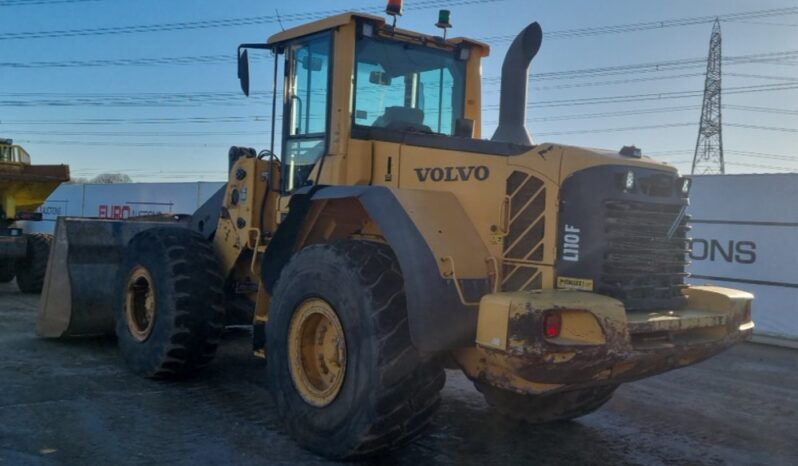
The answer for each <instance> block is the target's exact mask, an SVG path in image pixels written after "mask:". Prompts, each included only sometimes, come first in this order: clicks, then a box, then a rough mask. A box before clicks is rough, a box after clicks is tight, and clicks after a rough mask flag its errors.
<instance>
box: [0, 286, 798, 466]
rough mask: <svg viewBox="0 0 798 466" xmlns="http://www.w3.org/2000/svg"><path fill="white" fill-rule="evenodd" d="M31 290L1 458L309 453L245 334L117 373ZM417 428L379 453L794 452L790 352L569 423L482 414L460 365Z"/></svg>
mask: <svg viewBox="0 0 798 466" xmlns="http://www.w3.org/2000/svg"><path fill="white" fill-rule="evenodd" d="M37 303H38V297H35V296H28V295H22V294H19V293H18V292H17V291H16V288H15V287H14V286H13V284H10V285H0V354H2V357H1V358H0V465H6V464H9V465H11V464H14V465H16V464H114V465H138V464H158V465H166V464H191V465H200V464H321V463H325V461H323V460H321V459H319V458H318V457H316V456H314V455H313V454H310V453H308V452H306V451H304V450H302V449H301V448H299V447H298V446H296V445H295V444H294V443H293V442H292V441H291V439H290V438H289V437H288V436H287V435H286V434H285V432H284V431H283V429H282V426H281V423H280V421H279V419H278V418H277V416H276V413H275V411H274V407H273V404H272V401H271V398H270V397H269V394H268V392H267V390H266V388H265V383H264V367H263V363H262V361H260V360H258V359H255V358H253V357H251V356H250V354H249V352H248V346H249V341H248V335H247V333H246V332H242V331H239V332H238V333H232V334H228V335H227V337H226V339H225V341H224V343H223V345H222V348H221V354H220V355H219V357H218V358H217V360H216V361H215V362H214V363H213V365H212V367H211V368H210V370H209V371H208V372H207V373H206V374H205V375H204V376H202V377H200V378H197V379H196V380H191V381H188V382H180V383H166V382H154V381H149V380H143V379H140V378H137V377H135V376H132V375H130V374H129V373H128V372H127V371H126V370H125V368H124V366H123V363H122V361H121V360H120V358H119V356H118V354H117V350H116V346H115V342H114V341H113V340H112V339H84V340H77V341H47V340H40V339H38V338H36V336H35V335H34V321H35V313H36V307H37ZM447 375H448V382H447V384H446V388H445V389H444V391H443V404H442V406H441V409H440V411H439V412H438V413H437V415H436V416H435V418H434V420H433V425H432V428H431V430H430V432H429V434H428V435H427V436H425V437H422V438H420V439H419V440H416V441H415V442H414V443H413V444H411V445H410V446H409V447H407V448H406V449H404V450H402V451H399V452H397V453H394V454H393V455H391V456H389V457H386V458H383V459H382V460H381V462H380V464H395V465H412V466H418V465H422V464H423V465H429V464H452V465H462V464H479V465H488V464H489V465H493V464H501V465H512V464H519V465H520V464H525V465H526V464H558V465H583V464H611V465H619V464H645V465H649V464H667V465H683V464H691V465H693V464H695V465H700V464H707V465H716V464H746V465H748V464H761V465H796V464H798V352H796V351H795V350H787V349H779V348H774V347H768V346H761V345H754V344H743V345H740V346H738V347H735V348H733V349H732V350H730V351H728V352H726V353H724V354H722V355H720V356H717V357H716V358H714V359H711V360H709V361H706V362H704V363H701V364H698V365H696V366H693V367H690V368H687V369H682V370H679V371H675V372H671V373H667V374H664V375H660V376H658V377H654V378H651V379H648V380H644V381H641V382H636V383H632V384H627V385H624V386H622V387H621V388H620V389H619V390H618V392H617V394H616V395H615V397H614V398H613V399H612V401H610V402H609V403H608V404H607V405H606V406H605V407H604V408H603V409H601V410H599V411H598V412H597V413H594V414H592V415H590V416H586V417H584V418H582V419H580V420H578V421H576V422H570V423H565V424H560V425H550V426H543V427H532V426H527V425H524V424H521V423H517V422H513V421H509V420H506V419H504V418H502V417H500V416H498V415H495V414H493V413H492V412H491V411H490V410H489V409H488V406H487V405H486V404H485V402H484V401H483V400H482V397H481V396H480V394H479V393H478V392H477V391H476V390H475V389H474V388H473V386H472V385H471V383H470V382H469V381H468V380H467V379H465V377H463V376H462V375H461V374H460V373H458V372H455V371H449V372H448V374H447Z"/></svg>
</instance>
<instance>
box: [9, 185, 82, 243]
mask: <svg viewBox="0 0 798 466" xmlns="http://www.w3.org/2000/svg"><path fill="white" fill-rule="evenodd" d="M39 211H40V212H41V213H42V220H41V221H40V222H19V223H20V225H21V227H22V228H23V229H24V230H25V231H26V232H27V233H51V232H52V231H53V229H54V228H55V219H57V218H58V217H62V216H76V217H80V216H81V215H83V185H82V184H62V185H61V186H59V187H58V188H57V189H56V190H55V191H53V193H52V194H50V197H48V198H47V201H45V203H44V204H43V205H42V206H41V207H40V208H39Z"/></svg>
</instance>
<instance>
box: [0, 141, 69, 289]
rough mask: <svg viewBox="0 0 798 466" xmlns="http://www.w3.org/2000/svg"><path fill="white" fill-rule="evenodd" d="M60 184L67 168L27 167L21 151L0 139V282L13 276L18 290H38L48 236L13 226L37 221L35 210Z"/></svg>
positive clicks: (66, 176)
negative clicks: (20, 222)
mask: <svg viewBox="0 0 798 466" xmlns="http://www.w3.org/2000/svg"><path fill="white" fill-rule="evenodd" d="M64 181H69V167H67V166H65V165H31V161H30V155H29V154H28V152H27V151H25V149H23V148H22V147H21V146H19V145H16V144H14V141H13V140H11V139H0V283H8V282H10V281H11V280H13V279H14V278H15V277H16V279H17V287H18V288H19V289H20V291H22V292H24V293H38V292H40V291H41V289H42V283H43V282H44V274H45V271H46V269H47V258H48V256H49V255H50V243H51V241H52V235H48V234H41V233H33V234H25V233H24V232H23V230H22V229H21V228H17V227H15V226H14V225H15V223H16V222H17V221H18V220H27V221H39V220H41V219H42V214H41V213H40V212H37V211H36V209H38V208H39V207H40V206H41V205H42V204H43V203H44V201H45V200H46V199H47V197H48V196H49V195H50V194H51V193H52V192H53V191H55V189H56V188H57V187H58V186H59V185H60V184H61V183H62V182H64Z"/></svg>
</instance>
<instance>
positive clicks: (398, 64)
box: [354, 37, 465, 135]
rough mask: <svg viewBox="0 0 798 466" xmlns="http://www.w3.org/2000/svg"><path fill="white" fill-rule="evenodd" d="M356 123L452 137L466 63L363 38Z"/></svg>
mask: <svg viewBox="0 0 798 466" xmlns="http://www.w3.org/2000/svg"><path fill="white" fill-rule="evenodd" d="M355 72H356V81H355V82H356V86H355V109H354V110H355V111H354V123H355V124H356V125H360V126H373V127H382V128H388V129H395V130H398V131H407V130H413V131H422V132H436V133H442V134H446V135H452V133H453V132H454V128H455V122H456V121H457V119H458V118H462V117H463V101H464V95H465V62H463V61H460V60H457V59H456V57H455V55H454V54H453V53H451V52H446V51H442V50H436V49H432V48H429V47H425V46H421V45H413V44H407V43H403V42H393V41H387V40H379V39H374V38H369V37H362V38H360V39H359V40H358V43H357V65H356V71H355Z"/></svg>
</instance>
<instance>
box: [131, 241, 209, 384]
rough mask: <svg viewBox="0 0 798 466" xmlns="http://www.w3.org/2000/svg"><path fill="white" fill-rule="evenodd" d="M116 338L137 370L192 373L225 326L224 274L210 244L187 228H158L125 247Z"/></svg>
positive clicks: (177, 374) (153, 374) (204, 361)
mask: <svg viewBox="0 0 798 466" xmlns="http://www.w3.org/2000/svg"><path fill="white" fill-rule="evenodd" d="M118 283H119V285H118V286H119V288H118V289H119V290H120V296H119V305H118V306H117V309H116V335H117V338H118V344H119V349H120V351H121V353H122V356H123V358H124V359H125V362H126V363H127V365H128V367H129V368H130V370H131V371H133V372H134V373H136V374H138V375H141V376H144V377H149V378H178V377H184V376H188V375H191V374H193V373H194V372H196V371H198V370H200V369H202V368H204V367H205V366H207V365H208V364H209V363H210V362H211V360H212V359H213V357H214V355H215V353H216V348H217V346H218V344H219V338H220V336H221V333H222V328H223V324H224V308H223V306H222V299H223V297H222V276H221V275H220V273H219V265H218V264H217V262H216V258H215V256H214V254H213V249H212V248H211V245H210V243H208V241H206V240H205V239H204V238H203V237H202V236H201V235H200V234H198V233H196V232H193V231H191V230H188V229H184V228H174V227H171V228H170V227H167V228H153V229H149V230H145V231H143V232H141V233H139V234H137V235H136V236H135V237H133V239H132V240H131V241H130V243H128V245H127V247H126V248H125V251H124V254H123V257H122V265H121V267H120V269H119V276H118Z"/></svg>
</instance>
